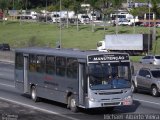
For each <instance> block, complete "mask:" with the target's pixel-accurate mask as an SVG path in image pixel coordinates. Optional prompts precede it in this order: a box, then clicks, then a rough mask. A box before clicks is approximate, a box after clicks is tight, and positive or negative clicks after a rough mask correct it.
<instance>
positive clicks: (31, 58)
mask: <svg viewBox="0 0 160 120" xmlns="http://www.w3.org/2000/svg"><path fill="white" fill-rule="evenodd" d="M29 71H30V72H36V56H35V55H29Z"/></svg>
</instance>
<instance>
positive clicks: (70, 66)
mask: <svg viewBox="0 0 160 120" xmlns="http://www.w3.org/2000/svg"><path fill="white" fill-rule="evenodd" d="M77 74H78V61H77V59H75V58H67V77H68V78H74V79H77Z"/></svg>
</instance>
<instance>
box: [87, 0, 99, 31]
mask: <svg viewBox="0 0 160 120" xmlns="http://www.w3.org/2000/svg"><path fill="white" fill-rule="evenodd" d="M88 2H89V4H90V5H91V11H92V12H93V14H94V12H95V10H96V8H97V6H96V5H97V2H98V0H89V1H88ZM94 27H95V26H94V19H93V18H92V32H94V31H95V28H94Z"/></svg>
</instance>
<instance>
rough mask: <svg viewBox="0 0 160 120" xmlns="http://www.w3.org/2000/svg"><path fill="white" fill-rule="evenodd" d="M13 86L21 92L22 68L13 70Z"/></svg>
mask: <svg viewBox="0 0 160 120" xmlns="http://www.w3.org/2000/svg"><path fill="white" fill-rule="evenodd" d="M15 87H16V88H17V89H18V90H19V91H20V92H22V93H23V91H24V82H23V70H15Z"/></svg>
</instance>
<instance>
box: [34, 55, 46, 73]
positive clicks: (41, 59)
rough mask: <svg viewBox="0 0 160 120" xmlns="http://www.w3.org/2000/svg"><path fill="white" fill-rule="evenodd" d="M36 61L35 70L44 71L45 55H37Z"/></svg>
mask: <svg viewBox="0 0 160 120" xmlns="http://www.w3.org/2000/svg"><path fill="white" fill-rule="evenodd" d="M36 63H37V65H36V70H37V72H38V73H44V71H45V56H42V55H38V56H37V62H36Z"/></svg>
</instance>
